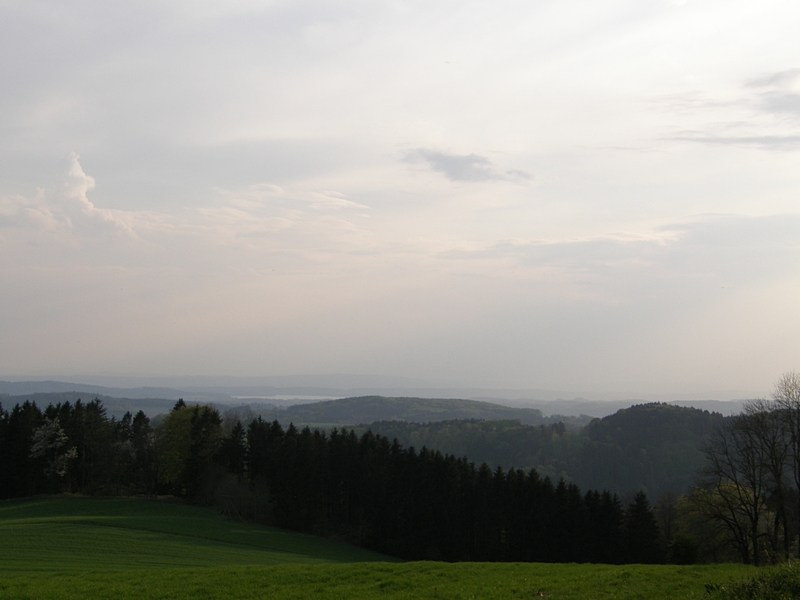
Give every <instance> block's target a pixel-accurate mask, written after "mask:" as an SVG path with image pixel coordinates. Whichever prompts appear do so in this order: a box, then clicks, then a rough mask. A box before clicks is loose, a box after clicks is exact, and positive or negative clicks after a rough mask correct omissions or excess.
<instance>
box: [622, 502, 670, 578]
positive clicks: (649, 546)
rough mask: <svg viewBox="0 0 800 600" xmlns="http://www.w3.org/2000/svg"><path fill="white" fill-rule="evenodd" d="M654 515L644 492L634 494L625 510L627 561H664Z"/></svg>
mask: <svg viewBox="0 0 800 600" xmlns="http://www.w3.org/2000/svg"><path fill="white" fill-rule="evenodd" d="M660 537H661V536H660V535H659V532H658V524H657V523H656V518H655V515H654V514H653V511H652V510H651V509H650V503H649V502H648V500H647V496H646V495H645V494H644V492H639V493H638V494H636V496H635V498H634V500H633V502H632V503H631V504H630V505H629V506H628V509H627V510H626V511H625V540H626V542H627V544H626V545H627V547H628V552H629V554H628V561H627V562H636V563H642V564H655V563H661V562H664V552H663V550H662V548H661V545H660Z"/></svg>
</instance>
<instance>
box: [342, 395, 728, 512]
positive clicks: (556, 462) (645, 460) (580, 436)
mask: <svg viewBox="0 0 800 600" xmlns="http://www.w3.org/2000/svg"><path fill="white" fill-rule="evenodd" d="M724 418H725V417H723V416H722V415H721V414H719V413H711V412H708V411H704V410H698V409H695V408H687V407H680V406H674V405H668V404H642V405H637V406H632V407H630V408H626V409H622V410H619V411H617V412H616V413H614V414H613V415H609V416H607V417H604V418H603V419H594V420H592V421H591V423H589V424H588V425H587V426H586V427H584V428H582V429H579V430H575V429H571V428H567V427H564V428H559V427H558V426H557V424H553V423H551V424H549V425H544V424H542V425H538V426H531V425H525V424H523V423H521V422H520V421H519V420H485V421H472V420H452V421H440V422H428V423H404V422H399V421H380V422H374V423H372V424H371V425H369V426H360V427H359V428H357V431H359V432H361V431H366V430H367V429H370V430H371V431H372V432H373V433H376V434H380V435H384V436H386V437H388V438H390V439H394V438H397V439H398V441H399V442H400V443H401V444H403V445H406V446H416V447H417V448H420V447H422V446H427V447H428V448H430V449H433V450H439V451H441V452H443V453H446V454H452V455H455V456H458V457H461V456H466V457H467V458H469V459H470V460H471V461H473V462H475V463H483V462H486V463H487V464H489V466H490V467H492V468H495V467H497V466H502V467H503V468H504V469H509V468H512V467H514V468H522V469H529V468H535V469H536V470H537V471H538V472H539V473H540V474H541V475H548V476H550V477H551V478H552V479H558V478H559V477H564V478H566V479H567V480H569V481H572V482H574V483H576V484H578V486H580V487H581V488H582V489H609V490H612V491H614V492H617V493H619V494H625V493H627V492H630V491H638V490H643V491H645V492H646V493H647V494H648V495H649V496H650V497H651V498H652V499H653V500H656V499H657V498H658V496H659V495H661V493H663V492H665V491H668V490H669V491H672V492H675V493H676V494H680V493H683V492H684V491H686V489H688V487H689V486H690V485H691V483H692V481H693V479H694V477H695V474H696V473H697V471H698V469H700V468H701V467H702V466H703V464H704V461H705V458H704V455H703V453H702V446H703V444H704V442H705V441H706V440H707V439H708V437H709V435H710V434H711V432H712V431H713V430H714V429H715V428H716V427H718V426H719V425H720V424H721V423H722V421H723V420H724Z"/></svg>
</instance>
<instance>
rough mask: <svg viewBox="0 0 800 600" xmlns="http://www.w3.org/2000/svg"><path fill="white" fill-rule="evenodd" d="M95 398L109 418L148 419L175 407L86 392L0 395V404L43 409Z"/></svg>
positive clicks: (162, 402) (163, 401) (169, 401)
mask: <svg viewBox="0 0 800 600" xmlns="http://www.w3.org/2000/svg"><path fill="white" fill-rule="evenodd" d="M95 398H97V399H98V400H100V401H101V402H102V403H103V406H104V407H105V409H106V412H107V413H108V416H109V417H117V418H119V417H121V416H122V415H124V414H125V413H126V412H130V413H131V414H136V413H137V412H138V411H140V410H141V411H144V413H145V414H146V415H147V416H149V417H154V416H155V415H158V414H160V413H167V412H169V411H170V410H171V409H172V407H173V406H175V400H173V399H171V398H114V397H112V396H105V395H103V394H93V393H87V392H50V393H37V394H20V395H16V396H9V395H7V394H0V404H2V405H3V408H5V409H6V410H10V409H11V408H12V407H13V406H14V405H15V404H22V403H24V402H25V401H26V400H30V401H31V402H35V403H36V405H37V406H39V407H41V408H45V407H46V406H47V405H49V404H59V403H64V402H69V403H71V404H74V403H75V402H76V401H77V400H82V401H83V402H91V401H92V400H94V399H95Z"/></svg>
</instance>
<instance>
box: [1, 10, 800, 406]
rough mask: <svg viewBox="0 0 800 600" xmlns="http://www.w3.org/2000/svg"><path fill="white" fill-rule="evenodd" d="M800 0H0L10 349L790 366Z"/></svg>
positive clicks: (105, 360)
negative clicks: (362, 0) (348, 0)
mask: <svg viewBox="0 0 800 600" xmlns="http://www.w3.org/2000/svg"><path fill="white" fill-rule="evenodd" d="M799 27H800V4H799V3H797V2H791V1H771V0H760V1H758V2H755V1H748V2H742V1H737V0H724V1H723V0H716V1H715V0H708V1H706V0H696V1H695V0H688V1H685V0H684V1H678V0H672V1H670V0H608V1H604V2H596V1H590V0H560V1H555V0H554V1H536V0H534V1H531V0H525V1H522V2H498V3H489V2H485V1H481V2H470V1H464V0H460V1H458V2H448V1H439V2H410V1H409V2H406V1H391V2H383V1H377V0H369V1H364V2H357V1H353V2H347V1H340V2H333V1H331V2H315V1H309V2H301V1H298V0H293V1H291V2H281V1H271V2H264V1H254V0H227V1H226V2H218V1H213V2H212V1H210V0H191V1H189V0H186V1H169V0H161V1H159V2H152V1H130V2H124V3H117V2H105V1H102V2H101V1H99V0H98V1H92V0H86V1H80V2H77V1H76V2H72V1H64V0H58V1H53V2H47V1H44V0H42V1H37V2H30V1H27V0H20V1H16V0H4V1H3V2H2V4H0V82H2V83H0V376H7V377H11V376H28V375H31V376H33V375H40V376H76V375H81V374H95V375H100V374H112V375H113V374H117V375H130V374H140V375H171V374H175V375H199V374H202V375H290V374H325V373H351V374H363V375H391V376H402V377H411V378H416V379H420V380H430V381H438V382H447V383H449V384H453V385H459V386H495V387H505V388H551V389H565V390H583V391H587V392H596V393H598V394H601V393H609V392H614V393H631V394H638V395H639V396H642V395H645V396H646V395H647V394H652V395H661V394H670V393H687V392H698V393H705V392H708V393H709V394H711V393H712V392H713V391H714V390H726V393H728V391H729V392H730V393H731V394H741V395H746V394H761V395H766V394H769V391H770V390H771V388H772V385H773V384H774V382H775V381H776V380H777V379H778V378H779V377H780V375H781V374H782V373H784V372H786V371H789V370H794V369H800V38H799V37H798V33H797V32H798V28H799Z"/></svg>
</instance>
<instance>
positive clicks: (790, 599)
mask: <svg viewBox="0 0 800 600" xmlns="http://www.w3.org/2000/svg"><path fill="white" fill-rule="evenodd" d="M706 591H707V592H708V597H709V598H711V599H713V600H795V599H796V598H800V567H798V564H797V563H796V562H794V563H789V564H783V565H780V566H777V567H768V568H765V569H762V570H761V571H759V572H758V573H757V574H756V575H754V576H753V577H750V578H749V579H746V580H745V581H736V582H731V583H728V584H722V585H720V584H708V585H706Z"/></svg>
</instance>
